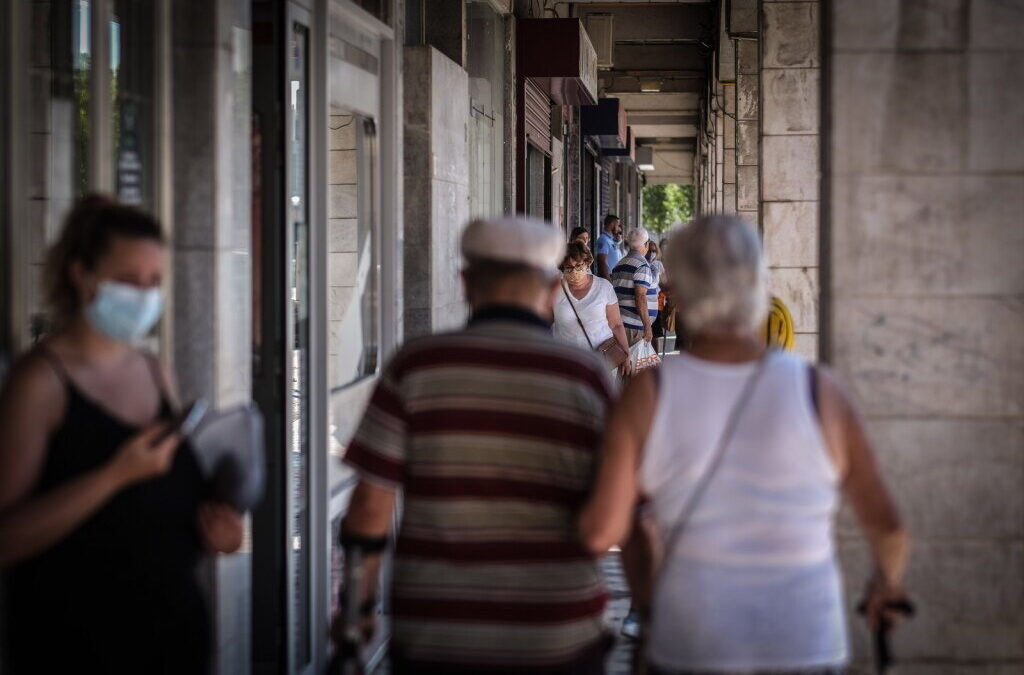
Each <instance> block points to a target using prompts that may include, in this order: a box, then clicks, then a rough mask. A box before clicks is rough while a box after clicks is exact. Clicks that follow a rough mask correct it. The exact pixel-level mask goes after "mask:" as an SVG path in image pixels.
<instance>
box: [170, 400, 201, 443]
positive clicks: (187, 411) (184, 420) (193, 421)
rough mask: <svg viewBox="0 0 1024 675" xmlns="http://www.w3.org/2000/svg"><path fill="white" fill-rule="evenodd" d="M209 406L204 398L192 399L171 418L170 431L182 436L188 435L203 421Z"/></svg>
mask: <svg viewBox="0 0 1024 675" xmlns="http://www.w3.org/2000/svg"><path fill="white" fill-rule="evenodd" d="M209 407H210V406H209V403H207V402H206V399H205V398H197V399H196V400H194V401H192V403H190V404H188V405H187V406H185V407H184V408H182V409H181V412H179V413H178V414H177V415H175V416H174V417H173V418H172V419H171V424H170V432H171V433H179V434H181V435H182V436H188V435H190V434H191V433H192V432H193V431H195V430H196V427H198V426H199V423H200V422H202V421H203V417H204V416H205V415H206V410H207V409H208V408H209Z"/></svg>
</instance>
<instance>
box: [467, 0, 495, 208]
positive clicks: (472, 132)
mask: <svg viewBox="0 0 1024 675" xmlns="http://www.w3.org/2000/svg"><path fill="white" fill-rule="evenodd" d="M466 14H467V21H468V30H467V33H466V49H467V58H466V70H467V71H468V73H469V105H470V129H469V156H470V166H472V167H473V170H472V171H470V173H469V212H470V213H469V215H470V217H471V218H478V217H489V216H494V215H496V214H500V213H502V212H503V211H504V199H505V196H504V194H505V193H504V189H505V158H504V147H505V143H504V138H505V48H504V45H505V23H504V19H503V18H502V17H501V16H500V15H499V14H498V13H497V12H495V11H494V10H493V9H492V8H491V7H490V6H488V5H486V4H482V3H470V4H469V5H467V7H466Z"/></svg>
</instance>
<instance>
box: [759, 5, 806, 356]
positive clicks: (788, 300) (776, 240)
mask: <svg viewBox="0 0 1024 675" xmlns="http://www.w3.org/2000/svg"><path fill="white" fill-rule="evenodd" d="M818 11H819V7H818V2H765V3H763V4H762V6H761V12H762V14H761V31H760V36H761V53H762V62H761V69H760V70H761V82H760V85H761V87H760V98H761V109H760V113H761V153H762V154H761V157H762V162H761V229H762V234H763V239H764V247H765V253H766V255H767V258H768V264H769V268H770V271H771V276H770V288H771V291H772V293H774V294H775V295H777V296H778V297H779V298H781V299H782V301H783V302H784V303H785V304H786V306H787V307H789V310H790V313H791V314H792V315H793V322H794V323H795V324H796V332H797V336H796V351H798V352H799V353H801V354H803V355H804V356H806V357H807V358H810V359H815V358H817V355H818V295H819V294H818V287H819V284H818V208H819V207H818V183H819V173H820V172H819V170H818V161H819V160H818V155H819V149H818V145H819V144H818V114H819V113H818V111H819V109H820V106H819V98H820V91H819V89H820V81H821V78H820V73H821V68H820V64H821V60H820V57H819V42H820V40H819V33H820V22H819V17H818Z"/></svg>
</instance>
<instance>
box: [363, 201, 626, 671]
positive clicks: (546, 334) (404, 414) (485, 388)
mask: <svg viewBox="0 0 1024 675" xmlns="http://www.w3.org/2000/svg"><path fill="white" fill-rule="evenodd" d="M564 249H565V244H564V241H563V239H562V237H561V234H560V233H559V232H558V231H557V230H556V229H555V228H553V227H551V226H550V225H548V224H547V223H543V222H540V221H530V220H520V219H511V218H510V219H505V220H498V221H493V222H483V221H476V222H473V223H471V224H470V225H469V226H468V227H467V228H466V231H465V233H464V235H463V239H462V250H463V255H464V256H465V258H466V267H465V269H464V270H463V280H464V282H465V288H466V296H467V299H468V300H469V303H470V305H471V307H472V310H473V311H472V318H471V319H470V320H469V325H468V326H467V327H466V328H465V329H463V330H459V331H456V332H452V333H447V334H441V335H436V336H431V337H426V338H421V339H418V340H415V341H412V342H410V343H408V344H407V345H405V346H404V347H403V348H402V349H401V350H399V352H398V353H397V355H396V356H395V357H394V359H393V360H392V361H391V362H390V363H389V364H388V366H387V368H386V369H385V371H384V373H383V375H382V376H381V378H380V381H379V383H378V385H377V389H376V391H375V392H374V394H373V397H372V399H371V401H370V404H369V407H368V408H367V410H366V412H365V414H364V416H363V419H362V422H361V424H360V426H359V429H358V431H357V433H356V436H355V438H354V440H353V442H352V443H351V445H350V446H349V448H348V450H347V453H346V457H345V461H346V462H348V463H349V464H350V465H352V466H353V467H355V468H356V469H357V470H358V471H359V472H360V473H361V476H360V482H359V484H358V486H357V487H356V490H355V493H354V495H353V498H352V502H351V505H350V506H349V512H348V514H347V516H346V518H345V521H344V524H343V531H344V533H345V536H346V537H348V538H349V540H354V539H356V538H359V539H363V540H365V539H367V538H369V539H371V540H372V539H373V538H375V537H376V538H379V537H382V536H384V535H385V534H386V533H387V532H388V530H389V525H390V523H391V518H392V514H393V512H394V505H395V498H396V495H397V493H398V492H399V491H401V492H402V494H403V506H402V514H401V525H400V527H399V530H398V537H397V547H396V550H395V552H394V568H393V574H392V589H391V602H392V607H391V609H392V617H393V623H392V625H393V631H392V638H391V665H392V671H393V672H395V673H416V674H417V675H429V674H431V673H551V674H555V673H565V674H567V675H568V674H569V673H603V672H604V665H603V651H604V650H603V643H604V637H603V629H602V612H603V608H604V604H605V591H604V588H603V583H602V579H601V575H600V573H599V571H598V567H597V563H596V561H595V560H594V558H593V557H592V556H591V555H590V554H588V552H587V551H586V550H585V549H584V548H583V547H582V546H581V545H580V543H579V541H578V540H577V536H576V530H575V526H574V523H575V517H576V511H577V509H578V508H579V506H580V504H582V502H583V500H584V498H585V497H586V495H587V493H588V491H589V488H590V483H591V479H592V476H593V474H594V471H595V467H596V461H597V453H598V448H599V445H600V441H601V433H602V429H603V421H604V417H605V412H606V409H607V407H608V405H609V402H610V396H611V388H610V384H609V381H608V379H607V367H606V366H605V364H604V363H602V361H601V360H600V359H599V358H598V357H597V356H595V355H594V354H593V353H592V352H589V351H585V350H580V349H578V348H576V347H573V346H569V345H564V344H561V343H559V342H557V341H556V340H555V339H554V338H553V337H552V335H551V330H550V320H549V318H548V317H549V316H550V314H551V311H552V310H551V308H552V303H553V300H554V298H555V296H556V294H557V293H559V292H560V287H559V284H560V279H559V276H558V269H557V266H558V264H559V263H560V262H561V259H562V257H563V255H564ZM379 559H380V558H379V556H377V557H376V558H371V559H370V560H371V562H373V563H374V565H379ZM367 571H368V572H369V574H368V577H370V578H372V579H374V580H376V579H377V577H378V574H377V573H376V571H375V568H374V567H371V568H370V569H368V570H367ZM374 585H375V583H374ZM370 592H371V591H368V592H367V594H364V597H373V596H372V595H370ZM368 605H369V603H364V606H368Z"/></svg>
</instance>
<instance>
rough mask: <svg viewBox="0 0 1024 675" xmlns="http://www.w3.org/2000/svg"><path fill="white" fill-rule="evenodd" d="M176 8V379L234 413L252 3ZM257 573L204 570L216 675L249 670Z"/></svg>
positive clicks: (246, 239) (245, 249) (247, 314)
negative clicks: (252, 585)
mask: <svg viewBox="0 0 1024 675" xmlns="http://www.w3.org/2000/svg"><path fill="white" fill-rule="evenodd" d="M172 7H173V9H172V37H171V39H172V45H171V49H172V69H171V71H172V83H171V105H172V106H173V117H172V118H173V143H174V149H173V158H174V159H173V180H174V192H173V195H174V197H173V211H174V223H173V264H174V281H173V283H174V296H173V297H174V301H173V305H172V307H170V308H168V311H169V312H170V313H171V314H172V316H173V327H174V331H173V350H172V353H173V361H174V370H175V372H176V374H177V377H178V382H179V389H180V392H181V398H182V399H183V400H190V399H193V398H196V397H198V396H203V397H205V398H207V399H208V400H210V402H211V403H212V404H213V406H215V407H218V408H224V407H230V406H232V405H235V404H238V403H243V402H247V401H249V400H250V397H251V390H252V333H251V308H252V260H251V250H252V248H251V241H250V233H251V227H252V222H251V218H250V204H251V199H252V194H251V175H250V173H251V166H250V147H251V132H250V118H251V115H252V106H251V105H250V99H251V96H250V92H251V84H252V72H251V60H250V54H251V51H250V19H249V3H247V2H243V1H242V0H216V1H215V2H209V1H208V0H206V1H200V0H182V1H180V2H178V1H176V2H174V3H172ZM247 539H248V537H247ZM251 563H252V554H251V549H250V548H249V546H248V544H246V545H244V546H243V549H242V551H241V552H239V553H238V554H235V555H231V556H220V557H218V558H217V559H216V560H212V561H211V563H210V564H209V565H207V566H204V570H203V572H204V577H205V578H206V581H207V583H208V585H209V589H210V595H211V599H212V603H211V605H212V610H213V615H214V627H215V635H214V642H213V651H214V654H215V662H214V670H215V672H216V673H218V675H222V674H225V673H248V672H249V671H250V669H251V668H250V653H251V649H250V623H251V612H250V598H251V595H250V590H251V589H250V579H251Z"/></svg>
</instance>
